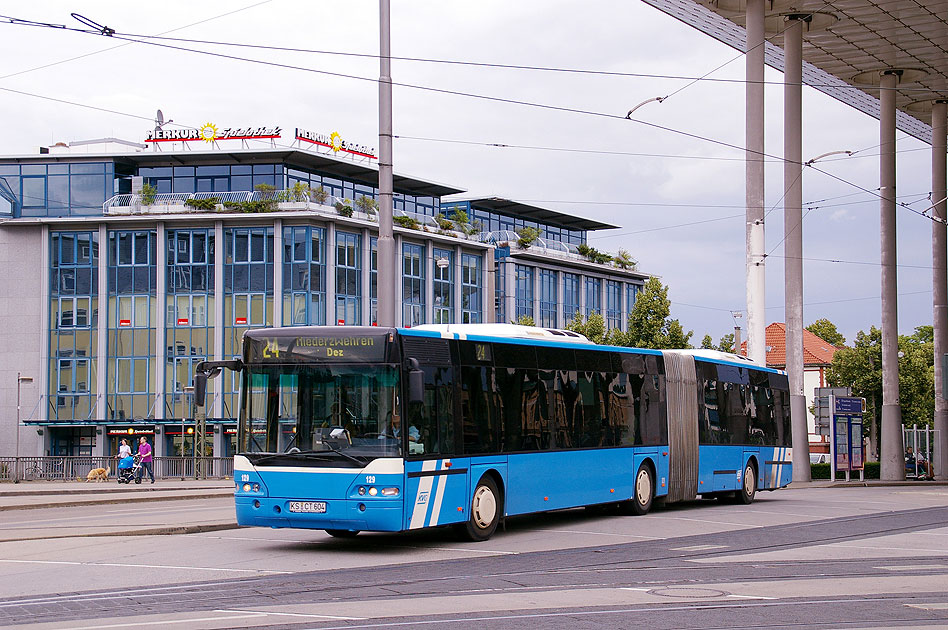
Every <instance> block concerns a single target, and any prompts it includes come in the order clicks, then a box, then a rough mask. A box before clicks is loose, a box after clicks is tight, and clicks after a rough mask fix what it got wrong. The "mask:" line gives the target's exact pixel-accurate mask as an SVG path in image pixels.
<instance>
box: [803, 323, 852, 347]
mask: <svg viewBox="0 0 948 630" xmlns="http://www.w3.org/2000/svg"><path fill="white" fill-rule="evenodd" d="M806 329H807V330H809V331H810V332H811V333H813V334H814V335H816V336H817V337H819V338H820V339H822V340H823V341H827V342H829V343H831V344H833V345H834V346H845V345H846V337H843V336H842V335H841V334H840V333H839V331H838V330H836V324H834V323H833V322H831V321H830V320H828V319H826V318H820V319H818V320H816V321H815V322H813V323H812V324H810V325H809V326H807V327H806Z"/></svg>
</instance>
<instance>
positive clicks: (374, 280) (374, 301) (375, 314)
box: [369, 237, 379, 326]
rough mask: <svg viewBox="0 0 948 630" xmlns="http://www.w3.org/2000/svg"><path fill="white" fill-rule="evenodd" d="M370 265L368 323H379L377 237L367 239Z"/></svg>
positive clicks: (375, 324) (373, 324) (376, 324)
mask: <svg viewBox="0 0 948 630" xmlns="http://www.w3.org/2000/svg"><path fill="white" fill-rule="evenodd" d="M369 250H370V252H371V253H370V256H371V258H372V260H371V267H370V268H369V323H370V324H371V325H372V326H378V324H379V239H377V238H374V237H373V238H371V239H370V240H369Z"/></svg>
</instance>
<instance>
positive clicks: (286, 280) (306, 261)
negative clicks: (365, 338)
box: [283, 227, 326, 326]
mask: <svg viewBox="0 0 948 630" xmlns="http://www.w3.org/2000/svg"><path fill="white" fill-rule="evenodd" d="M325 250H326V231H325V230H324V229H323V228H319V227H286V228H283V325H284V326H306V325H311V326H322V325H323V324H325V323H326V253H325Z"/></svg>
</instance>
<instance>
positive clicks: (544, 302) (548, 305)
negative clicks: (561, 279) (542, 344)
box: [537, 269, 557, 328]
mask: <svg viewBox="0 0 948 630" xmlns="http://www.w3.org/2000/svg"><path fill="white" fill-rule="evenodd" d="M539 281H540V321H539V322H537V324H538V325H539V326H544V327H546V328H556V304H557V302H556V272H555V271H551V270H549V269H540V271H539Z"/></svg>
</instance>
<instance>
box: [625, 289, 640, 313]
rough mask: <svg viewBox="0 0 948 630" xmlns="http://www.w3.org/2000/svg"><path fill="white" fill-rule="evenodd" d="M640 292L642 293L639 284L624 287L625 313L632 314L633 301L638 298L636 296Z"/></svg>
mask: <svg viewBox="0 0 948 630" xmlns="http://www.w3.org/2000/svg"><path fill="white" fill-rule="evenodd" d="M641 291H642V285H639V284H627V285H625V303H626V312H628V313H631V312H632V307H634V306H635V300H636V299H637V298H638V295H639V293H640V292H641Z"/></svg>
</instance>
